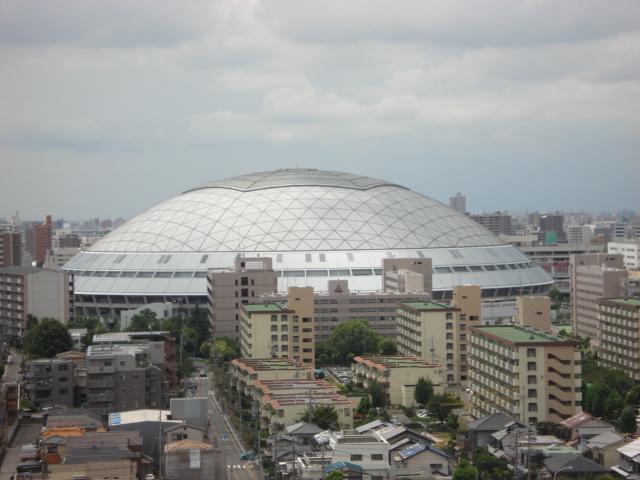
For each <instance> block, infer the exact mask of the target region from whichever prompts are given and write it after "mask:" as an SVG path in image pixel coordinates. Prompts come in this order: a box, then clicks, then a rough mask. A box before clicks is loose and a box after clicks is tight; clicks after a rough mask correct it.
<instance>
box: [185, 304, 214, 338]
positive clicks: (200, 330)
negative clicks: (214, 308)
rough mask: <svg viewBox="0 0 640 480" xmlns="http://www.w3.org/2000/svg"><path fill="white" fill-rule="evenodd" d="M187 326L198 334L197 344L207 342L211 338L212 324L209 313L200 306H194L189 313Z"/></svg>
mask: <svg viewBox="0 0 640 480" xmlns="http://www.w3.org/2000/svg"><path fill="white" fill-rule="evenodd" d="M187 326H188V327H189V328H193V329H194V330H195V331H196V334H197V343H198V345H200V344H201V343H203V342H205V341H207V340H208V339H209V338H210V337H211V323H210V322H209V311H208V310H207V309H205V308H202V307H201V306H200V305H196V306H194V307H193V308H192V309H191V311H190V312H189V318H188V319H187Z"/></svg>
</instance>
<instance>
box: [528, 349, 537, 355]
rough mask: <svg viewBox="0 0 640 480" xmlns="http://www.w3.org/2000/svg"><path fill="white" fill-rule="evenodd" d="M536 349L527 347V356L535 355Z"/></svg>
mask: <svg viewBox="0 0 640 480" xmlns="http://www.w3.org/2000/svg"><path fill="white" fill-rule="evenodd" d="M535 356H536V349H535V348H527V357H535Z"/></svg>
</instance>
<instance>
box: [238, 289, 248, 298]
mask: <svg viewBox="0 0 640 480" xmlns="http://www.w3.org/2000/svg"><path fill="white" fill-rule="evenodd" d="M240 296H241V297H248V296H249V289H248V288H242V289H240Z"/></svg>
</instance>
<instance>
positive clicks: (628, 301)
mask: <svg viewBox="0 0 640 480" xmlns="http://www.w3.org/2000/svg"><path fill="white" fill-rule="evenodd" d="M603 300H605V301H607V302H615V303H620V304H623V305H628V306H630V307H636V308H640V297H635V298H605V299H603Z"/></svg>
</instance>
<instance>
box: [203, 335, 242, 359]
mask: <svg viewBox="0 0 640 480" xmlns="http://www.w3.org/2000/svg"><path fill="white" fill-rule="evenodd" d="M200 353H201V354H202V356H203V357H204V358H206V359H210V358H212V359H214V360H223V361H224V360H229V359H233V358H235V355H236V351H235V350H234V349H233V348H231V347H230V346H229V345H228V344H227V341H226V340H225V339H223V338H221V339H219V340H216V342H215V343H213V342H204V343H203V344H202V345H200Z"/></svg>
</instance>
